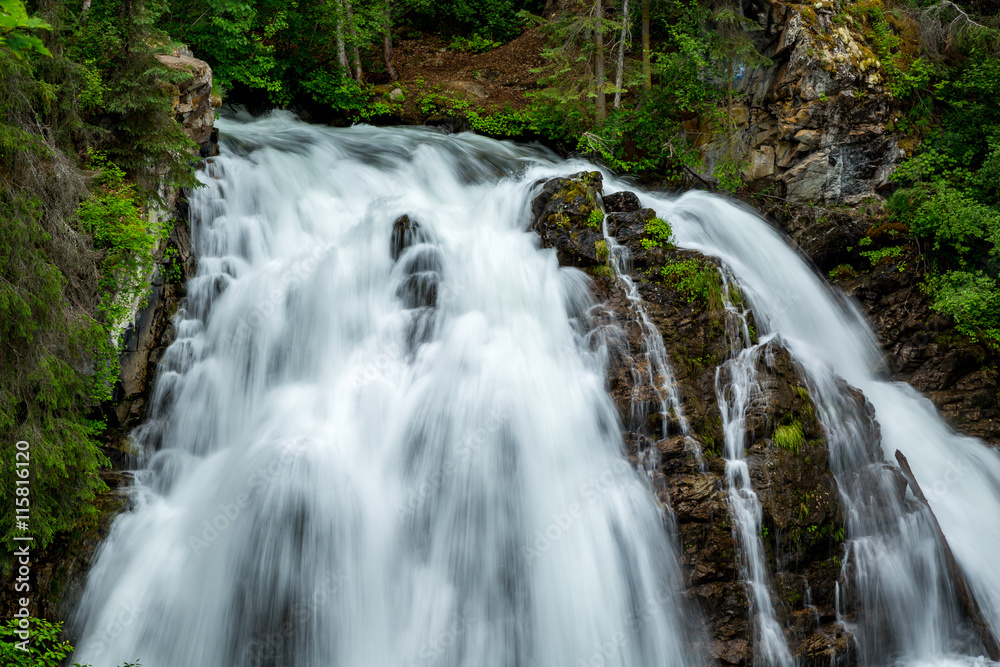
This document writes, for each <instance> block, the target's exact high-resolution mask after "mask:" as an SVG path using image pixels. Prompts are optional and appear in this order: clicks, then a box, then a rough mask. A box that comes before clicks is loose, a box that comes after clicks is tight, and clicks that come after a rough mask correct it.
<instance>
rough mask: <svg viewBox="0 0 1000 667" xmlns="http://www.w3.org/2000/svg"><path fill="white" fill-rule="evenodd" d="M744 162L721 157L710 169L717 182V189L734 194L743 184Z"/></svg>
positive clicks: (745, 162)
mask: <svg viewBox="0 0 1000 667" xmlns="http://www.w3.org/2000/svg"><path fill="white" fill-rule="evenodd" d="M747 164H748V163H747V161H746V160H740V159H736V158H735V157H730V156H723V157H721V158H719V160H717V161H716V163H715V165H714V166H713V167H712V176H713V177H715V179H716V180H717V181H718V182H719V188H720V189H722V190H724V191H726V192H736V191H737V190H739V189H740V186H741V185H742V184H743V170H744V169H746V167H747Z"/></svg>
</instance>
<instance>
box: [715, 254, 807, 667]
mask: <svg viewBox="0 0 1000 667" xmlns="http://www.w3.org/2000/svg"><path fill="white" fill-rule="evenodd" d="M722 278H723V301H724V307H725V311H726V312H725V317H726V320H727V322H726V329H727V335H726V337H727V338H728V340H729V346H730V356H729V358H728V359H727V360H726V361H725V362H723V364H722V365H721V366H719V367H718V368H717V369H716V372H715V395H716V399H717V400H718V402H719V413H720V414H721V416H722V432H723V437H724V440H725V458H726V486H727V487H728V490H729V493H728V495H727V499H728V502H729V509H730V514H731V515H732V520H733V530H734V532H735V533H736V539H737V542H738V543H739V545H740V552H741V558H740V561H741V573H742V575H743V579H744V581H745V582H746V585H747V589H748V590H747V592H748V594H749V599H750V601H751V604H750V613H751V615H752V616H753V621H754V664H759V665H762V666H764V667H791V665H793V664H794V660H793V659H792V654H791V651H790V650H789V649H788V642H787V641H786V639H785V635H784V632H783V630H782V628H781V624H780V623H779V622H778V619H777V616H776V614H775V610H774V603H773V602H772V600H771V589H770V585H769V582H768V573H767V569H768V568H767V562H766V560H765V556H764V544H763V541H762V540H761V522H762V518H763V516H762V510H761V504H760V500H759V499H758V498H757V494H756V493H755V492H754V489H753V483H752V482H751V479H750V468H749V467H748V466H747V462H746V459H745V456H746V439H747V426H746V423H747V411H748V410H749V409H750V406H751V405H752V403H753V402H754V400H755V399H756V398H757V397H759V396H760V395H761V394H762V391H761V382H760V378H759V377H758V370H757V366H758V362H757V358H758V356H759V355H760V354H762V353H765V352H766V349H767V348H766V344H767V341H766V340H764V341H761V342H758V343H757V344H753V343H752V337H751V335H750V327H749V324H748V322H747V317H748V312H747V311H746V310H744V309H741V308H738V307H737V306H735V305H734V304H733V299H732V298H731V296H730V291H731V290H732V289H733V287H734V285H733V283H732V282H731V281H730V280H729V276H727V275H726V274H725V272H723V274H722Z"/></svg>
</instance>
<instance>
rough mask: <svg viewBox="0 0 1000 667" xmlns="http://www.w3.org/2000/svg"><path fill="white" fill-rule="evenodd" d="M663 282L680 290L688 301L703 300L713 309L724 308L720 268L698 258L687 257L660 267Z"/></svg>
mask: <svg viewBox="0 0 1000 667" xmlns="http://www.w3.org/2000/svg"><path fill="white" fill-rule="evenodd" d="M660 276H661V277H662V278H663V284H664V285H666V286H668V287H670V288H672V289H674V290H676V291H677V292H679V293H680V294H681V295H682V296H683V297H684V299H685V300H686V301H687V302H688V303H694V302H695V301H699V300H700V301H701V302H702V303H703V304H705V305H706V306H708V307H709V308H711V309H713V310H718V309H720V308H722V305H723V300H722V281H721V278H720V277H719V271H718V269H717V268H716V267H715V266H714V265H712V264H702V262H700V261H698V260H697V259H685V260H682V261H675V262H671V263H669V264H666V265H664V266H663V267H662V268H661V269H660Z"/></svg>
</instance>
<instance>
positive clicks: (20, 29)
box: [0, 0, 52, 59]
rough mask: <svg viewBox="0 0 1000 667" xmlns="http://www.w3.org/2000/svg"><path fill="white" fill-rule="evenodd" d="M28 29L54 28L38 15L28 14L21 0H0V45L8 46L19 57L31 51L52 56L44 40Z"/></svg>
mask: <svg viewBox="0 0 1000 667" xmlns="http://www.w3.org/2000/svg"><path fill="white" fill-rule="evenodd" d="M28 30H52V26H51V25H49V24H48V23H46V22H45V21H43V20H42V19H40V18H38V17H35V16H28V12H27V10H26V9H25V8H24V3H22V2H21V0H0V47H3V46H6V47H7V48H9V49H10V50H11V51H12V52H13V53H14V55H15V56H16V57H17V58H19V59H20V58H24V56H25V54H26V53H28V52H29V51H35V52H37V53H40V54H42V55H43V56H51V55H52V53H51V52H50V51H49V50H48V49H47V48H45V44H43V43H42V40H41V39H39V38H38V37H36V36H34V35H31V34H29V33H28V32H27V31H28Z"/></svg>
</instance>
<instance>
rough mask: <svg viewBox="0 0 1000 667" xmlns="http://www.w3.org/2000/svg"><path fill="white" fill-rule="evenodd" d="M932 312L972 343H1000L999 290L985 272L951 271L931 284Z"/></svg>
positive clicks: (994, 280)
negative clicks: (945, 317) (950, 319)
mask: <svg viewBox="0 0 1000 667" xmlns="http://www.w3.org/2000/svg"><path fill="white" fill-rule="evenodd" d="M931 287H932V288H933V292H932V293H933V308H934V310H936V311H938V312H939V313H943V314H945V315H950V316H951V317H953V318H954V320H955V327H956V328H957V329H958V330H959V331H960V332H961V333H963V334H965V335H967V336H969V337H970V338H972V339H973V340H976V339H978V338H979V337H980V336H981V337H983V338H984V339H986V340H988V341H990V342H992V343H994V344H998V343H1000V286H998V285H997V280H996V278H995V277H991V276H988V275H986V274H985V273H983V272H982V271H971V272H970V271H949V272H947V273H945V274H944V275H940V276H936V277H934V278H933V279H932V280H931Z"/></svg>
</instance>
